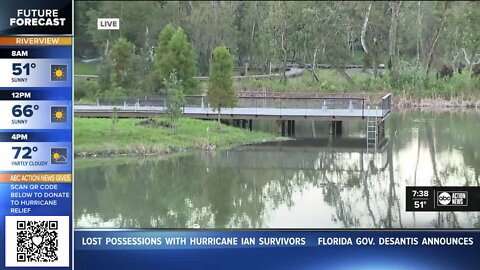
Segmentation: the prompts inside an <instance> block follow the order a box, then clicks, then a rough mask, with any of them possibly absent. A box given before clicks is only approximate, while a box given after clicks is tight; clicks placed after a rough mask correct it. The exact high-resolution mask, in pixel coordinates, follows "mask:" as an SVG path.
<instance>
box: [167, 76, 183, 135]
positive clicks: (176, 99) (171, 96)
mask: <svg viewBox="0 0 480 270" xmlns="http://www.w3.org/2000/svg"><path fill="white" fill-rule="evenodd" d="M165 85H166V87H167V102H166V105H167V114H168V117H169V118H170V124H171V126H172V128H174V129H175V133H177V131H178V128H177V121H178V119H179V118H180V116H182V107H183V106H185V94H184V93H183V85H182V81H181V80H179V79H178V78H177V73H176V72H175V70H173V71H172V73H170V76H169V78H168V80H165Z"/></svg>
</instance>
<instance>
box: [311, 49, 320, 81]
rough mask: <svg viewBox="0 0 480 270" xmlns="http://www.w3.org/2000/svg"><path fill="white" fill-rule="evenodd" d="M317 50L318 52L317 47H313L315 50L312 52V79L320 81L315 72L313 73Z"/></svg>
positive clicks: (315, 65)
mask: <svg viewBox="0 0 480 270" xmlns="http://www.w3.org/2000/svg"><path fill="white" fill-rule="evenodd" d="M317 52H318V48H315V52H314V53H313V61H312V81H317V82H320V80H319V79H318V77H317V74H316V73H315V69H316V67H317Z"/></svg>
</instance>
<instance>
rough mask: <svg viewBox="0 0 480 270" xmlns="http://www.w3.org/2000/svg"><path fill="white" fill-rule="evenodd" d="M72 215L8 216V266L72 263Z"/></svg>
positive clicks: (6, 225) (6, 232)
mask: <svg viewBox="0 0 480 270" xmlns="http://www.w3.org/2000/svg"><path fill="white" fill-rule="evenodd" d="M69 231H70V226H69V217H62V216H60V217H56V216H45V217H33V216H28V217H27V216H7V217H5V251H6V252H5V255H6V258H5V265H6V266H33V267H35V266H38V267H45V266H69V254H70V252H69V242H70V241H69V237H70V235H69Z"/></svg>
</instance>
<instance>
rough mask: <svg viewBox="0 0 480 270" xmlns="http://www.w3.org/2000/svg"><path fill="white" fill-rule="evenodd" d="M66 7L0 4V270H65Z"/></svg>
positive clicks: (68, 256) (68, 165) (68, 186)
mask: <svg viewBox="0 0 480 270" xmlns="http://www.w3.org/2000/svg"><path fill="white" fill-rule="evenodd" d="M72 6H73V1H71V0H70V1H62V0H56V1H25V0H17V1H2V2H0V215H1V217H0V242H1V243H0V244H1V245H0V250H1V251H2V252H0V268H4V267H5V268H9V269H16V268H19V269H25V268H37V267H56V269H70V268H71V265H72V249H71V246H72V244H71V243H72V239H73V236H72V218H73V217H72V200H73V198H72V165H73V164H72V162H73V148H72V126H73V124H72V123H73V103H72V78H73V74H72V71H73V69H72V65H73V63H72V39H73V31H72V29H73V27H72V19H73V17H72Z"/></svg>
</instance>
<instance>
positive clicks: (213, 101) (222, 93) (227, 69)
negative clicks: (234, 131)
mask: <svg viewBox="0 0 480 270" xmlns="http://www.w3.org/2000/svg"><path fill="white" fill-rule="evenodd" d="M232 76H233V57H232V55H231V54H230V52H229V51H228V49H227V48H226V47H224V46H222V47H217V48H215V50H214V51H213V58H212V62H211V64H210V76H209V77H208V94H207V99H208V102H209V103H210V106H212V107H213V108H214V109H215V110H216V111H217V112H218V124H219V127H220V110H221V109H222V108H228V107H233V106H235V105H236V103H237V96H236V95H235V90H234V88H233V78H232Z"/></svg>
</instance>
